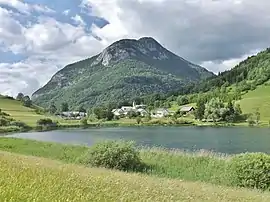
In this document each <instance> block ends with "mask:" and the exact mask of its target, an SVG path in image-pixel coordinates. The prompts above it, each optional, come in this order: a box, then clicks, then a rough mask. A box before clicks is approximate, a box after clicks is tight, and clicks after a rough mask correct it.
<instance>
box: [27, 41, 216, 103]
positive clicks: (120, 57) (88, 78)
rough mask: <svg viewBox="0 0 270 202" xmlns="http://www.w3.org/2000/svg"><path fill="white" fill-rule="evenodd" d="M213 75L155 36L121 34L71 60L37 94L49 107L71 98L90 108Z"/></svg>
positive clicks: (36, 96) (37, 97)
mask: <svg viewBox="0 0 270 202" xmlns="http://www.w3.org/2000/svg"><path fill="white" fill-rule="evenodd" d="M212 76H214V74H213V73H212V72H209V71H207V70H206V69H204V68H203V67H200V66H199V65H196V64H193V63H191V62H189V61H187V60H185V59H183V58H181V57H179V56H177V55H176V54H174V53H172V52H170V51H169V50H167V49H166V48H164V47H163V46H162V45H160V44H159V43H158V42H157V41H156V40H155V39H153V38H151V37H143V38H140V39H139V40H135V39H122V40H119V41H116V42H114V43H113V44H111V45H110V46H109V47H107V48H106V49H105V50H103V51H102V52H101V53H100V54H98V55H96V56H93V57H91V58H89V59H86V60H82V61H79V62H76V63H73V64H69V65H67V66H66V67H64V68H63V69H62V70H60V71H59V72H57V73H56V74H55V75H54V76H53V77H52V78H51V80H50V81H49V82H48V83H47V84H46V85H45V86H44V87H42V88H40V89H39V90H37V91H36V92H35V93H34V94H33V96H32V99H33V101H34V102H35V103H37V104H39V105H41V106H43V107H46V106H48V105H49V103H50V102H55V103H56V104H58V105H59V104H60V103H61V102H64V101H66V102H68V103H69V105H70V106H71V107H73V108H74V107H76V106H80V105H83V106H85V107H91V106H96V105H101V104H106V103H109V102H116V103H117V102H121V101H125V100H130V99H131V98H134V97H137V96H143V95H147V94H152V93H167V92H170V91H173V90H177V89H179V88H180V87H183V86H185V85H186V84H189V83H192V82H198V81H200V80H202V79H206V78H208V77H212Z"/></svg>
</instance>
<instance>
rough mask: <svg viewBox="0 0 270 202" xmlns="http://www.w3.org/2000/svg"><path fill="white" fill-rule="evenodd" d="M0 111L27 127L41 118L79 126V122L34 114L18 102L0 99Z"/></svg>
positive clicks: (30, 109) (33, 110)
mask: <svg viewBox="0 0 270 202" xmlns="http://www.w3.org/2000/svg"><path fill="white" fill-rule="evenodd" d="M0 109H1V110H2V111H3V112H6V113H8V114H9V115H10V116H11V117H12V118H14V119H15V120H17V121H22V122H24V123H26V124H27V125H29V126H32V127H34V126H36V123H37V120H39V119H43V118H51V119H53V120H54V121H59V123H60V124H64V125H69V124H79V121H76V120H72V121H67V120H63V119H60V118H57V117H54V116H50V115H40V114H37V113H36V112H35V109H32V108H28V107H25V106H23V105H22V103H21V102H20V101H17V100H11V99H5V98H1V97H0Z"/></svg>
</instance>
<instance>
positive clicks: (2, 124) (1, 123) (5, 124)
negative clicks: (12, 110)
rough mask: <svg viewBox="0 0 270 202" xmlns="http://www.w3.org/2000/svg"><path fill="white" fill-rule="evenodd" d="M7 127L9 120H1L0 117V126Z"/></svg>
mask: <svg viewBox="0 0 270 202" xmlns="http://www.w3.org/2000/svg"><path fill="white" fill-rule="evenodd" d="M8 125H9V120H7V119H6V118H1V117H0V126H8Z"/></svg>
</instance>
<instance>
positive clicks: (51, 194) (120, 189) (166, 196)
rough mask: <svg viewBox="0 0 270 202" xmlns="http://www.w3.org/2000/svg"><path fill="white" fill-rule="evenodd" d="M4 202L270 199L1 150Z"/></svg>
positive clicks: (263, 201)
mask: <svg viewBox="0 0 270 202" xmlns="http://www.w3.org/2000/svg"><path fill="white" fill-rule="evenodd" d="M0 164H1V167H0V173H1V178H0V198H1V199H3V200H4V201H8V202H11V201H42V202H45V201H50V202H51V201H83V202H86V201H183V202H187V201H198V202H203V201H211V202H212V201H226V202H230V201H237V202H248V201H250V202H266V201H270V194H269V193H268V192H265V193H262V192H259V191H255V190H252V191H251V190H247V189H239V188H227V187H221V186H213V185H209V184H205V183H199V182H196V183H195V182H185V181H181V180H169V179H164V178H156V177H150V176H145V175H140V174H130V173H124V172H118V171H111V170H106V169H96V168H86V167H83V166H79V165H72V164H64V163H62V162H59V161H53V160H49V159H45V158H38V157H32V156H23V155H18V154H12V153H8V152H0Z"/></svg>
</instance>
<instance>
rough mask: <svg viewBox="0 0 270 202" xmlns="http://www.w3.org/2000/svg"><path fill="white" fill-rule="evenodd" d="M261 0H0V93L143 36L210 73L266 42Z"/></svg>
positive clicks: (31, 87)
mask: <svg viewBox="0 0 270 202" xmlns="http://www.w3.org/2000/svg"><path fill="white" fill-rule="evenodd" d="M269 10H270V1H269V0H256V1H254V0H54V1H52V0H24V1H23V0H0V94H6V95H11V96H15V95H16V94H17V93H18V92H23V93H24V94H28V95H31V94H32V93H33V92H34V91H35V90H37V89H38V88H39V87H41V86H43V85H44V84H46V83H47V82H48V81H49V80H50V78H51V77H52V76H53V75H54V74H55V73H56V72H57V71H58V70H60V69H61V68H63V67H64V66H65V65H67V64H69V63H72V62H75V61H78V60H82V59H85V58H89V57H91V56H93V55H95V54H98V53H99V52H101V51H102V50H103V49H104V48H106V47H107V46H108V45H110V44H111V43H113V42H114V41H116V40H119V39H122V38H140V37H143V36H150V37H153V38H155V39H156V40H157V41H158V42H160V43H161V44H162V45H163V46H164V47H165V48H167V49H169V50H171V51H172V52H174V53H176V54H178V55H179V56H181V57H183V58H185V59H187V60H189V61H191V62H193V63H196V64H199V65H201V66H203V67H205V68H207V69H208V70H210V71H213V72H214V73H218V72H222V71H224V70H228V69H230V68H232V67H234V66H235V65H236V64H237V63H239V62H240V61H241V60H244V59H246V58H247V57H248V56H249V55H253V54H256V53H257V52H259V51H261V50H264V49H265V48H267V47H269V44H270V24H269V21H270V12H269Z"/></svg>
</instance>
